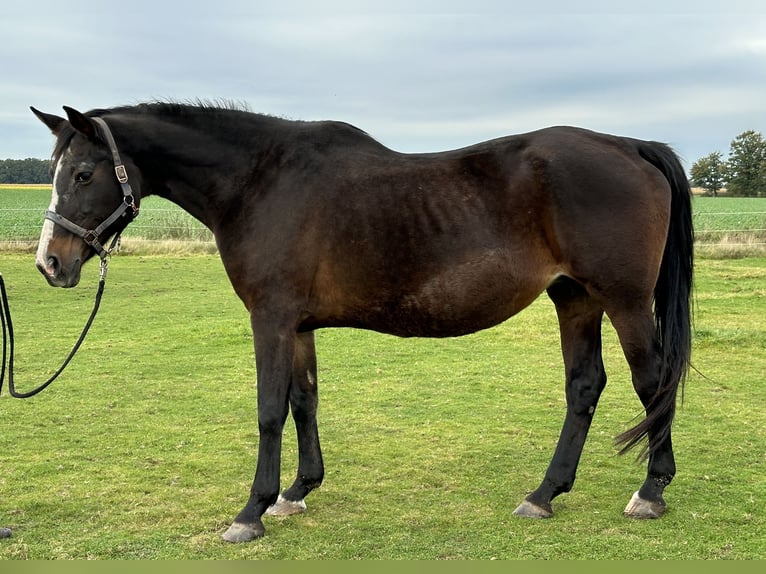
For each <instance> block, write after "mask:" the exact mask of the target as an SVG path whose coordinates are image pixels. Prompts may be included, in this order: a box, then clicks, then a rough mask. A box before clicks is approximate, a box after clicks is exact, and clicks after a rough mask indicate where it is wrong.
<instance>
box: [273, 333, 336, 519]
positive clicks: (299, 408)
mask: <svg viewBox="0 0 766 574" xmlns="http://www.w3.org/2000/svg"><path fill="white" fill-rule="evenodd" d="M318 404H319V395H318V390H317V361H316V347H315V344H314V333H313V332H309V333H299V334H298V335H297V336H296V340H295V358H294V361H293V376H292V382H291V384H290V411H291V412H292V416H293V420H294V421H295V430H296V432H297V434H298V474H297V476H296V477H295V481H294V482H293V484H292V486H290V488H288V489H287V490H285V491H284V492H283V493H282V494H280V495H279V499H278V500H277V502H276V504H274V505H273V506H270V507H269V509H268V510H267V511H266V514H267V515H269V516H289V515H291V514H299V513H301V512H303V511H305V510H306V503H305V502H304V498H306V495H308V493H309V492H311V491H312V490H314V489H315V488H317V487H318V486H319V485H320V484H322V479H323V477H324V464H323V462H322V450H321V448H320V446H319V431H318V429H317V407H318Z"/></svg>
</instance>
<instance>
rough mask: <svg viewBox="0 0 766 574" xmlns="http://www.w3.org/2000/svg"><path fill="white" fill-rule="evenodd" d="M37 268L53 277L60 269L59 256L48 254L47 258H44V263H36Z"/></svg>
mask: <svg viewBox="0 0 766 574" xmlns="http://www.w3.org/2000/svg"><path fill="white" fill-rule="evenodd" d="M37 268H38V269H39V270H40V271H41V272H42V273H43V274H44V275H47V276H49V277H55V276H56V275H58V273H59V271H60V270H61V262H60V261H59V258H58V257H56V256H54V255H49V256H48V258H47V259H46V260H45V264H44V265H41V264H40V263H38V264H37Z"/></svg>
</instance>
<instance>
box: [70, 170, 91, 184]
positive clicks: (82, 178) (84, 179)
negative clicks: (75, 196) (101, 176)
mask: <svg viewBox="0 0 766 574" xmlns="http://www.w3.org/2000/svg"><path fill="white" fill-rule="evenodd" d="M92 177H93V172H91V171H81V172H79V173H78V174H76V175H75V176H74V180H75V181H76V182H77V183H90V180H91V178H92Z"/></svg>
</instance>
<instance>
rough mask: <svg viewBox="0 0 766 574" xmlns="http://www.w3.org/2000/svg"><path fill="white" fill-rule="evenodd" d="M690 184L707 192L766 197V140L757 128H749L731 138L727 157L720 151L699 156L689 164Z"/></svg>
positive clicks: (710, 193)
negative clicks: (755, 129)
mask: <svg viewBox="0 0 766 574" xmlns="http://www.w3.org/2000/svg"><path fill="white" fill-rule="evenodd" d="M690 176H691V177H690V178H689V179H690V181H691V183H692V185H695V186H697V187H701V188H702V189H704V190H705V191H706V192H707V193H708V194H709V195H712V196H717V195H718V194H719V193H720V192H721V191H722V190H723V189H726V195H736V196H741V197H766V140H764V139H763V136H762V135H761V134H760V133H759V132H756V131H753V130H748V131H745V132H742V133H741V134H739V135H738V136H737V137H736V138H734V139H733V140H732V142H731V145H730V147H729V157H728V159H726V160H724V159H723V154H722V153H721V152H720V151H714V152H713V153H711V154H709V155H706V156H705V157H703V158H700V159H699V160H697V161H696V162H694V163H693V164H692V167H691V171H690Z"/></svg>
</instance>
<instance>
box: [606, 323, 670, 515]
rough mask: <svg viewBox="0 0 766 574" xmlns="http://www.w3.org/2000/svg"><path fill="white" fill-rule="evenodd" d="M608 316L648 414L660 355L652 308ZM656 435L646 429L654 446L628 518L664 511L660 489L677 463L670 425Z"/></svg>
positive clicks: (632, 500)
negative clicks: (662, 434) (644, 476)
mask: <svg viewBox="0 0 766 574" xmlns="http://www.w3.org/2000/svg"><path fill="white" fill-rule="evenodd" d="M610 318H611V320H612V324H613V325H614V328H615V330H616V331H617V335H618V337H619V338H620V344H621V345H622V348H623V350H624V353H625V358H626V360H627V361H628V365H629V366H630V370H631V374H632V377H633V387H634V388H635V390H636V393H637V394H638V397H639V398H640V399H641V403H642V404H643V406H644V408H645V409H646V412H647V415H648V414H649V413H650V412H651V410H652V409H653V408H654V405H653V404H652V400H653V399H654V398H655V395H656V393H657V389H658V388H659V385H660V377H661V357H660V352H659V344H658V342H657V335H656V328H655V325H654V320H653V318H652V312H651V309H650V308H647V309H646V310H644V311H643V312H640V311H634V312H628V311H623V312H620V313H613V314H612V315H611V316H610ZM671 416H672V415H671ZM655 435H656V431H655V430H654V429H649V432H648V438H649V444H650V445H653V447H652V449H651V452H650V454H649V464H648V467H647V476H646V480H645V481H644V484H643V485H642V486H641V488H640V489H639V490H638V491H636V493H635V494H634V495H633V498H632V499H631V500H630V502H629V503H628V505H627V507H626V508H625V512H624V513H625V515H626V516H629V517H631V518H659V517H660V516H662V514H663V513H664V512H665V500H664V499H663V497H662V493H663V491H664V490H665V487H666V486H667V485H668V484H670V481H671V480H673V477H674V476H675V473H676V465H675V458H674V456H673V445H672V440H671V436H670V430H669V428H668V430H667V432H666V433H665V434H664V436H655Z"/></svg>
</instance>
